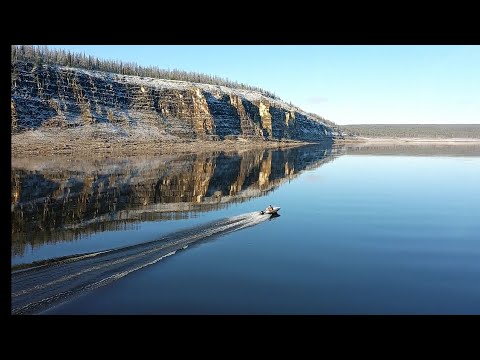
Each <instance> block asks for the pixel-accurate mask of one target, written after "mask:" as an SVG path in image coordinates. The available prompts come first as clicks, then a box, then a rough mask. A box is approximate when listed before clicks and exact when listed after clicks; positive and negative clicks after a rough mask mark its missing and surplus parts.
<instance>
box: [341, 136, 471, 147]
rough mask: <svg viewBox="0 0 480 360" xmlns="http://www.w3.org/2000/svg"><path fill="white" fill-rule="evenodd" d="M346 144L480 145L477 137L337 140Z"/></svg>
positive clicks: (357, 138)
mask: <svg viewBox="0 0 480 360" xmlns="http://www.w3.org/2000/svg"><path fill="white" fill-rule="evenodd" d="M336 144H345V145H351V144H355V145H357V144H358V145H362V146H372V145H469V144H471V145H480V139H476V138H393V137H355V138H353V137H352V138H345V139H342V140H338V141H336Z"/></svg>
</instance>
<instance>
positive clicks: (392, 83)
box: [49, 45, 480, 125]
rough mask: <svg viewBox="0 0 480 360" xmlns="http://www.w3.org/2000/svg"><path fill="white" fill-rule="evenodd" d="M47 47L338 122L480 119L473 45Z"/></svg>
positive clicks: (479, 61)
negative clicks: (198, 80) (243, 91)
mask: <svg viewBox="0 0 480 360" xmlns="http://www.w3.org/2000/svg"><path fill="white" fill-rule="evenodd" d="M49 46H50V45H49ZM50 47H55V48H63V49H67V50H71V51H79V52H82V53H83V52H85V54H86V55H93V56H97V57H99V58H103V59H116V60H122V61H125V62H136V63H138V64H139V65H154V66H158V67H160V68H164V69H174V68H176V69H180V70H187V71H195V72H201V73H206V74H211V75H217V76H221V77H225V78H228V79H230V80H234V81H237V82H241V83H246V84H249V85H254V86H259V87H261V88H263V89H265V90H268V91H271V92H274V93H275V94H276V95H278V96H279V97H280V98H281V99H282V100H284V101H286V102H291V103H292V104H294V105H296V106H299V107H300V108H302V109H303V110H305V111H308V112H314V113H316V114H318V115H320V116H323V117H324V118H327V119H329V120H331V121H334V122H335V123H337V124H340V125H347V124H480V46H478V45H469V46H460V45H452V46H443V45H435V46H433V45H412V46H406V45H391V46H384V45H368V46H366V45H338V46H337V45H305V46H304V45H288V46H287V45H278V46H277V45H275V46H273V45H252V46H247V45H178V46H177V45H161V46H160V45H128V46H124V45H71V46H70V45H55V46H50Z"/></svg>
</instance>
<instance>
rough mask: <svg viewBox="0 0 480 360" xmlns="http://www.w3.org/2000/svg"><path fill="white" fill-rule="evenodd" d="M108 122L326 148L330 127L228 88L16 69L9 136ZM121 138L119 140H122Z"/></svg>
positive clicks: (19, 65) (126, 130)
mask: <svg viewBox="0 0 480 360" xmlns="http://www.w3.org/2000/svg"><path fill="white" fill-rule="evenodd" d="M97 123H110V124H112V125H114V126H115V127H117V128H120V129H121V130H122V131H117V132H116V133H117V134H124V136H128V135H129V134H130V133H131V132H134V131H135V129H139V128H142V129H146V133H147V135H148V136H151V137H155V136H159V135H160V134H165V135H169V136H175V137H178V138H185V139H207V140H222V139H228V138H238V137H240V138H255V139H265V140H282V139H291V140H300V141H314V142H324V141H331V140H332V138H334V137H335V136H336V134H337V133H336V130H335V129H333V128H332V126H330V125H328V124H326V123H325V122H322V121H321V120H319V119H317V118H314V117H312V116H311V115H309V114H307V113H305V112H303V111H301V110H300V109H298V108H296V107H293V106H291V105H288V104H286V103H284V102H282V101H280V100H276V99H273V98H269V97H266V96H264V95H262V94H260V93H257V92H254V91H248V90H239V89H231V88H228V87H224V86H217V85H207V84H198V83H190V82H183V81H173V80H159V79H153V78H143V77H138V76H124V75H118V74H112V73H105V72H99V71H89V70H82V69H75V68H67V67H61V66H52V65H37V64H34V63H30V62H23V61H18V62H15V63H12V78H11V124H12V133H18V132H22V131H25V130H27V129H39V128H43V127H52V126H53V127H59V128H68V127H79V126H85V125H91V124H97ZM118 136H120V135H118Z"/></svg>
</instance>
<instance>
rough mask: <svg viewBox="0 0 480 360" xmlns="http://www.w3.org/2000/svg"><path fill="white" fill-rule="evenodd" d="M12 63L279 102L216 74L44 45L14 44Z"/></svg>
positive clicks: (251, 87) (267, 93)
mask: <svg viewBox="0 0 480 360" xmlns="http://www.w3.org/2000/svg"><path fill="white" fill-rule="evenodd" d="M11 57H12V63H14V62H16V61H32V62H35V63H37V64H56V65H61V66H70V67H77V68H82V69H87V70H99V71H106V72H111V73H117V74H122V75H134V76H145V77H152V78H157V79H166V80H180V81H190V82H196V83H204V84H211V85H221V86H227V87H230V88H234V89H243V90H251V91H257V92H259V93H261V94H263V95H265V96H268V97H271V98H273V99H277V100H280V98H279V97H278V96H277V95H275V94H274V93H272V92H270V91H267V90H264V89H261V88H259V87H256V86H250V85H246V84H243V83H238V82H236V81H232V80H229V79H224V78H221V77H218V76H215V75H207V74H201V73H197V72H192V71H183V70H178V69H173V70H165V69H160V68H158V67H157V66H140V65H138V64H136V63H133V62H123V61H120V60H103V59H99V58H97V57H95V56H91V55H85V53H83V54H81V53H75V52H70V51H66V50H63V49H50V48H48V47H47V46H33V45H13V46H12V54H11Z"/></svg>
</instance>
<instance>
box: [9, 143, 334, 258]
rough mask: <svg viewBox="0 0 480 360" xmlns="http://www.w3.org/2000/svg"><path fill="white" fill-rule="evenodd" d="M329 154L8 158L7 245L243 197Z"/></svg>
mask: <svg viewBox="0 0 480 360" xmlns="http://www.w3.org/2000/svg"><path fill="white" fill-rule="evenodd" d="M331 155H332V150H331V149H322V148H319V147H308V148H293V149H287V150H253V151H247V152H243V153H202V154H198V155H184V156H181V157H171V156H170V157H166V156H165V157H163V158H162V157H158V158H155V159H143V160H142V161H139V160H137V159H134V158H132V159H121V160H108V161H107V160H106V161H105V162H103V163H99V162H98V161H93V160H92V162H88V161H87V162H86V163H81V164H75V163H74V164H69V163H67V164H65V163H62V162H61V161H59V162H58V163H53V164H39V163H38V162H36V163H28V161H27V162H26V161H22V160H17V161H16V159H13V162H12V165H13V168H12V178H11V181H12V182H11V184H12V244H13V246H12V249H13V250H12V251H13V252H14V253H16V254H19V253H22V252H23V251H24V247H25V244H27V243H29V244H31V245H32V246H35V245H36V244H42V243H44V242H57V241H68V240H73V239H77V238H78V237H80V236H83V235H86V234H91V233H94V232H97V231H106V230H120V229H124V228H125V227H126V226H132V225H131V224H130V225H128V224H129V223H135V222H139V221H158V220H166V219H182V218H188V217H189V216H191V215H194V214H195V213H197V212H200V211H211V210H214V209H219V208H222V207H225V206H228V204H231V203H236V202H243V201H248V200H249V199H251V198H254V197H258V196H262V195H264V194H265V193H267V192H269V191H272V190H273V189H275V188H277V187H278V186H279V185H280V184H281V183H282V182H284V181H285V180H287V179H290V178H292V177H294V176H296V175H298V174H299V172H300V171H302V170H304V169H307V168H309V167H316V166H319V165H321V164H322V163H324V162H326V161H330V160H331V159H332V156H331Z"/></svg>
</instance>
